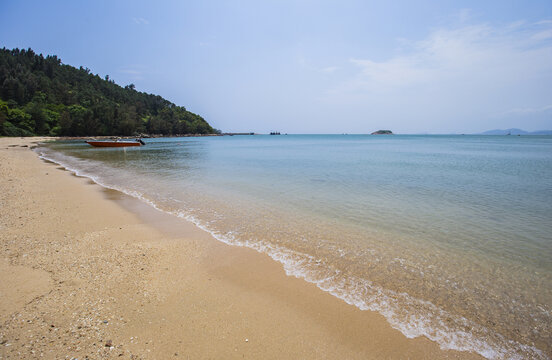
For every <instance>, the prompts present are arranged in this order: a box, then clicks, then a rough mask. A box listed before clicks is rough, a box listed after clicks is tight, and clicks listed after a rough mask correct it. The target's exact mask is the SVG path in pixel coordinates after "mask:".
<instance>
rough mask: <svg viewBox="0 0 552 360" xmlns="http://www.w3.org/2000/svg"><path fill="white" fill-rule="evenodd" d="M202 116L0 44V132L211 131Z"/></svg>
mask: <svg viewBox="0 0 552 360" xmlns="http://www.w3.org/2000/svg"><path fill="white" fill-rule="evenodd" d="M215 132H216V130H214V129H213V128H212V127H211V126H210V125H209V124H208V123H207V121H205V120H204V119H203V118H202V117H201V116H199V115H197V114H194V113H191V112H189V111H187V110H186V108H184V107H183V106H176V105H175V104H173V103H171V102H170V101H168V100H165V99H163V98H162V97H161V96H159V95H153V94H146V93H144V92H139V91H136V89H135V86H134V84H130V85H127V86H125V87H121V86H119V85H117V84H115V82H114V81H113V80H110V79H109V76H105V78H104V79H102V78H101V77H100V76H99V75H97V74H96V75H94V74H92V73H91V72H90V69H88V68H83V67H82V66H81V67H80V68H78V69H77V68H75V67H73V66H70V65H66V64H63V63H62V62H61V60H60V59H59V58H58V57H57V56H55V55H48V56H46V57H44V56H42V54H36V53H35V52H34V51H33V50H31V49H27V50H19V49H13V50H9V49H6V48H3V49H1V50H0V135H5V136H32V135H49V136H91V135H118V136H125V135H137V134H140V133H148V134H161V135H177V134H211V133H215Z"/></svg>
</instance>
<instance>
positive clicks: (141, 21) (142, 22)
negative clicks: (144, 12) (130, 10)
mask: <svg viewBox="0 0 552 360" xmlns="http://www.w3.org/2000/svg"><path fill="white" fill-rule="evenodd" d="M132 20H133V21H134V22H135V23H136V24H138V25H149V21H148V20H147V19H144V18H141V17H138V18H136V17H134V18H132Z"/></svg>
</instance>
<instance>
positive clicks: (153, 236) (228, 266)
mask: <svg viewBox="0 0 552 360" xmlns="http://www.w3.org/2000/svg"><path fill="white" fill-rule="evenodd" d="M39 140H40V139H37V138H25V139H23V138H0V212H1V215H0V251H1V256H0V273H1V274H2V276H1V281H0V323H1V328H0V344H1V345H0V358H10V359H28V358H45V359H71V358H78V359H86V358H89V359H98V358H122V359H168V358H183V359H229V358H232V359H233V358H236V359H237V358H239V359H243V358H249V359H325V358H328V359H407V358H409V359H472V358H480V357H478V356H476V355H474V354H470V353H463V352H457V351H446V350H441V349H440V348H439V346H438V345H437V344H436V343H433V342H431V341H429V340H428V339H426V338H415V339H407V338H406V337H405V336H404V335H402V334H401V333H400V332H399V331H397V330H395V329H392V328H391V326H390V325H389V324H388V323H387V322H386V320H385V319H384V318H383V317H382V316H381V315H379V314H377V313H374V312H370V311H361V310H359V309H358V308H356V307H354V306H352V305H348V304H346V303H345V302H343V301H341V300H339V299H337V298H335V297H333V296H331V295H330V294H328V293H325V292H323V291H321V290H320V289H318V288H317V287H316V286H315V285H313V284H309V283H307V282H305V281H303V280H300V279H297V278H292V277H288V276H286V274H285V273H284V270H283V269H282V266H281V265H280V264H279V263H276V262H274V261H272V260H271V259H270V258H269V257H268V256H266V255H262V254H259V253H256V252H255V251H253V250H249V249H244V248H239V247H232V246H228V245H225V244H223V243H220V242H218V241H216V240H215V239H214V238H213V237H212V236H211V235H210V234H208V233H207V232H204V231H203V230H201V229H199V228H197V227H196V226H195V225H193V224H192V223H188V222H186V221H183V220H181V219H178V218H176V217H172V216H170V215H167V214H163V213H161V212H159V211H157V210H155V209H153V208H151V207H149V206H148V205H146V204H144V203H142V202H140V201H138V200H136V199H133V198H130V197H128V196H126V195H124V194H122V193H119V192H116V191H113V190H108V189H105V188H102V187H101V186H99V185H97V184H94V183H93V182H92V181H90V180H89V179H86V178H81V177H77V176H75V175H73V174H72V173H71V172H69V171H66V170H65V169H63V168H61V167H60V166H59V165H57V164H53V163H49V162H46V161H43V160H41V159H40V158H39V157H38V156H37V154H36V153H34V152H33V151H31V150H30V149H31V147H32V146H33V143H35V142H36V141H39Z"/></svg>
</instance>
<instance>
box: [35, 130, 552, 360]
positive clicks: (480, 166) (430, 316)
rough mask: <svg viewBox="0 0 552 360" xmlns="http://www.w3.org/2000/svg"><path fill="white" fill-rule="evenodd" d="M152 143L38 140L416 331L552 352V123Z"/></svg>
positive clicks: (77, 167) (507, 353) (111, 183)
mask: <svg viewBox="0 0 552 360" xmlns="http://www.w3.org/2000/svg"><path fill="white" fill-rule="evenodd" d="M147 143H148V144H147V146H144V147H140V148H128V149H115V148H113V149H109V148H104V149H96V148H91V147H90V146H89V145H87V144H85V143H83V142H59V143H55V144H51V145H49V146H48V147H41V148H38V149H37V151H39V153H41V154H42V156H43V157H44V158H46V159H49V160H52V161H55V162H57V163H60V164H62V165H64V166H66V167H67V168H69V169H71V170H73V171H75V172H77V173H78V174H79V175H83V176H88V177H90V178H92V179H94V180H95V181H96V182H98V183H99V184H102V185H104V186H107V187H110V188H114V189H118V190H121V191H123V192H125V193H127V194H130V195H132V196H135V197H138V198H140V199H142V200H143V201H146V202H148V203H150V204H151V205H152V206H154V207H156V208H158V209H160V210H162V211H166V212H169V213H171V214H174V215H175V216H179V217H182V218H184V219H188V220H191V221H193V222H195V223H196V224H197V225H199V226H200V227H202V228H204V229H206V230H208V231H210V232H211V233H212V234H213V235H214V236H215V237H216V238H217V239H219V240H221V241H224V242H227V243H230V244H234V245H239V246H248V247H251V248H254V249H256V250H258V251H260V252H264V253H267V254H269V255H270V256H271V257H272V258H274V259H275V260H277V261H280V262H281V263H282V264H283V266H284V268H285V270H286V272H287V273H288V274H289V275H291V276H297V277H300V278H304V279H305V280H307V281H310V282H313V283H316V284H317V285H318V287H320V288H321V289H323V290H325V291H328V292H330V293H332V294H333V295H335V296H337V297H339V298H341V299H343V300H345V301H347V302H348V303H351V304H354V305H356V306H358V307H359V308H360V309H366V310H373V311H377V312H380V313H381V314H383V315H384V316H385V317H386V318H387V320H388V321H389V323H390V324H391V325H392V326H393V327H394V328H396V329H399V330H400V331H402V332H403V333H404V334H405V335H406V336H408V337H417V336H426V337H428V338H429V339H431V340H433V341H436V342H438V343H439V344H440V345H441V347H442V348H444V349H458V350H465V351H475V352H478V353H480V354H482V355H484V356H485V357H487V358H497V359H501V358H528V359H532V358H549V357H550V356H552V335H551V334H552V313H551V311H552V260H551V259H552V137H549V136H542V137H541V136H521V137H518V136H422V135H417V136H407V135H397V136H364V135H289V136H284V135H282V136H233V137H208V138H166V139H149V141H147ZM136 175H139V176H136Z"/></svg>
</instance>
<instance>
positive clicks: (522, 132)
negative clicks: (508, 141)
mask: <svg viewBox="0 0 552 360" xmlns="http://www.w3.org/2000/svg"><path fill="white" fill-rule="evenodd" d="M480 135H552V130H538V131H525V130H521V129H516V128H512V129H504V130H501V129H495V130H488V131H485V132H482V133H481V134H480Z"/></svg>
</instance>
